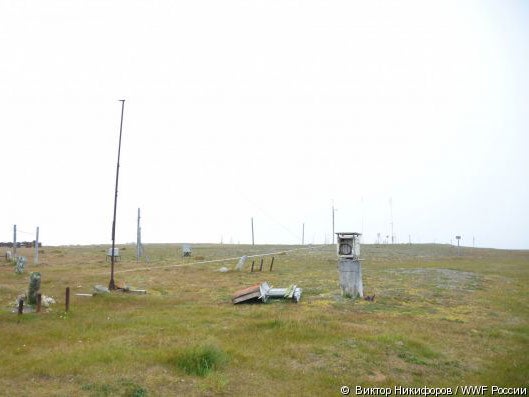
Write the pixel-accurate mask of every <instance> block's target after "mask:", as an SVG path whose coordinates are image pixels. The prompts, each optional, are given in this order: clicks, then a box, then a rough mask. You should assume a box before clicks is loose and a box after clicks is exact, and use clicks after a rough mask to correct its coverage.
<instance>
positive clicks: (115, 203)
mask: <svg viewBox="0 0 529 397" xmlns="http://www.w3.org/2000/svg"><path fill="white" fill-rule="evenodd" d="M120 101H121V123H120V125H119V146H118V165H117V167H116V190H115V194H114V219H113V220H112V251H111V252H110V253H111V255H110V283H109V284H108V289H109V290H115V289H116V283H115V282H114V260H115V255H114V249H115V248H116V209H117V207H118V181H119V156H120V154H121V132H122V131H123V111H124V110H125V100H124V99H120Z"/></svg>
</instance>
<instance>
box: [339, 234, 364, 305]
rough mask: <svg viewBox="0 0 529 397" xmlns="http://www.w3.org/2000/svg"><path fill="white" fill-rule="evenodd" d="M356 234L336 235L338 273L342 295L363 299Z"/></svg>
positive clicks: (358, 235)
mask: <svg viewBox="0 0 529 397" xmlns="http://www.w3.org/2000/svg"><path fill="white" fill-rule="evenodd" d="M361 235H362V234H361V233H357V232H341V233H336V236H337V254H338V271H339V273H340V288H341V289H342V295H343V296H346V297H349V298H357V297H360V298H363V297H364V286H363V283H362V264H361V263H360V236H361Z"/></svg>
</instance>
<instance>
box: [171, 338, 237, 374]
mask: <svg viewBox="0 0 529 397" xmlns="http://www.w3.org/2000/svg"><path fill="white" fill-rule="evenodd" d="M226 360H227V355H226V353H224V352H223V351H222V350H220V349H219V348H218V347H216V346H213V345H202V346H194V347H191V348H187V349H185V350H183V351H181V352H178V353H176V355H175V356H174V357H171V358H170V359H169V361H168V362H169V363H170V364H173V365H176V366H177V367H178V368H180V369H182V370H183V371H184V372H185V373H186V374H188V375H198V376H206V375H209V374H210V373H211V371H214V370H216V369H218V368H219V367H220V366H221V365H222V364H224V363H225V362H226Z"/></svg>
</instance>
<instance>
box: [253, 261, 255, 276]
mask: <svg viewBox="0 0 529 397" xmlns="http://www.w3.org/2000/svg"><path fill="white" fill-rule="evenodd" d="M254 264H255V259H254V260H253V261H252V273H253V265H254Z"/></svg>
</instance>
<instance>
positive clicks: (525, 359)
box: [0, 244, 529, 396]
mask: <svg viewBox="0 0 529 397" xmlns="http://www.w3.org/2000/svg"><path fill="white" fill-rule="evenodd" d="M119 247H120V248H121V253H122V255H123V257H122V260H121V261H120V262H118V263H117V265H116V276H115V279H116V282H119V281H123V282H125V283H126V284H127V285H130V286H132V287H136V288H139V289H146V290H147V291H148V293H147V295H130V294H124V293H112V294H109V295H98V296H94V297H82V296H76V295H75V294H76V293H90V292H92V289H93V286H94V285H95V284H103V285H108V281H109V275H110V270H109V269H110V265H109V263H108V262H105V252H106V249H107V248H108V246H103V245H101V246H68V247H44V248H43V251H44V252H42V253H41V254H40V255H39V259H40V264H39V265H38V266H37V265H34V264H33V253H32V250H30V249H19V252H21V254H22V255H26V256H27V257H28V265H27V266H26V271H25V273H24V274H22V275H17V274H15V272H14V268H13V266H12V265H11V264H10V263H8V262H0V263H1V264H0V305H1V310H0V348H1V349H0V351H1V354H0V395H5V396H203V395H206V396H207V395H226V396H255V395H265V394H266V395H274V396H289V395H302V396H339V395H341V394H340V386H342V385H348V386H349V387H351V388H352V389H353V388H354V387H355V386H357V385H361V386H364V387H367V386H377V387H378V386H393V385H401V386H408V387H412V386H429V387H432V386H439V387H452V388H454V389H455V387H456V386H461V385H488V386H489V387H490V386H491V385H498V386H519V387H520V386H521V387H527V386H529V251H506V250H491V249H477V248H476V249H473V248H462V249H461V256H457V251H456V248H454V247H451V246H448V245H433V244H432V245H427V244H419V245H381V246H374V245H363V246H362V257H363V258H365V261H364V262H363V277H364V292H365V293H366V294H369V295H372V294H375V295H376V298H375V301H374V302H367V301H364V300H356V301H352V300H350V299H346V298H342V297H341V296H340V290H339V287H338V272H337V265H336V264H337V258H336V253H335V249H334V247H331V246H326V247H316V248H314V249H305V250H299V251H293V252H288V253H286V254H279V255H275V260H274V267H273V271H272V272H269V271H268V268H269V261H270V258H269V257H267V258H266V259H265V264H264V268H263V271H262V272H254V273H251V272H250V271H249V268H250V266H251V261H250V263H248V262H247V263H246V267H245V269H244V270H243V271H240V272H237V271H234V270H233V268H234V266H235V264H236V262H237V261H236V260H227V261H225V262H214V263H198V262H203V261H208V260H213V259H221V258H233V257H237V256H241V255H253V254H260V253H266V252H276V251H281V250H291V249H293V248H300V247H293V246H255V247H252V246H245V245H207V244H203V245H194V246H193V256H192V257H191V258H182V257H181V253H180V245H176V244H159V245H155V244H153V245H146V247H145V248H146V253H147V254H148V255H149V263H145V262H142V263H139V264H138V263H136V261H135V247H134V246H132V245H119ZM257 263H259V262H257ZM222 266H226V267H228V268H229V269H230V271H229V272H226V273H222V272H219V269H220V268H221V267H222ZM134 269H138V270H134ZM129 270H130V271H129ZM32 271H39V272H41V274H42V284H41V292H42V293H43V294H44V295H47V296H52V297H54V298H55V299H56V301H57V303H56V304H55V305H52V306H51V309H49V310H45V311H44V312H42V313H40V314H36V313H25V314H23V315H21V316H18V315H17V314H14V313H12V312H11V311H12V310H13V308H14V307H13V305H14V302H15V299H16V297H17V295H19V294H21V293H23V292H25V291H26V290H27V287H28V281H29V273H30V272H32ZM261 281H268V282H269V283H270V284H271V285H273V286H276V287H287V286H289V285H290V284H297V285H298V286H300V287H301V288H302V289H303V294H302V297H301V301H300V302H299V303H298V304H295V303H291V302H288V301H274V302H271V303H267V304H246V305H244V304H241V305H233V304H232V303H231V295H232V294H233V293H234V292H235V291H237V290H239V289H241V288H244V287H247V286H250V285H252V284H255V283H257V282H261ZM66 287H70V288H71V291H72V296H71V303H70V311H69V312H67V313H66V312H65V310H64V300H65V298H64V291H65V288H66ZM460 394H461V393H460ZM351 395H354V392H352V393H351Z"/></svg>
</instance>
